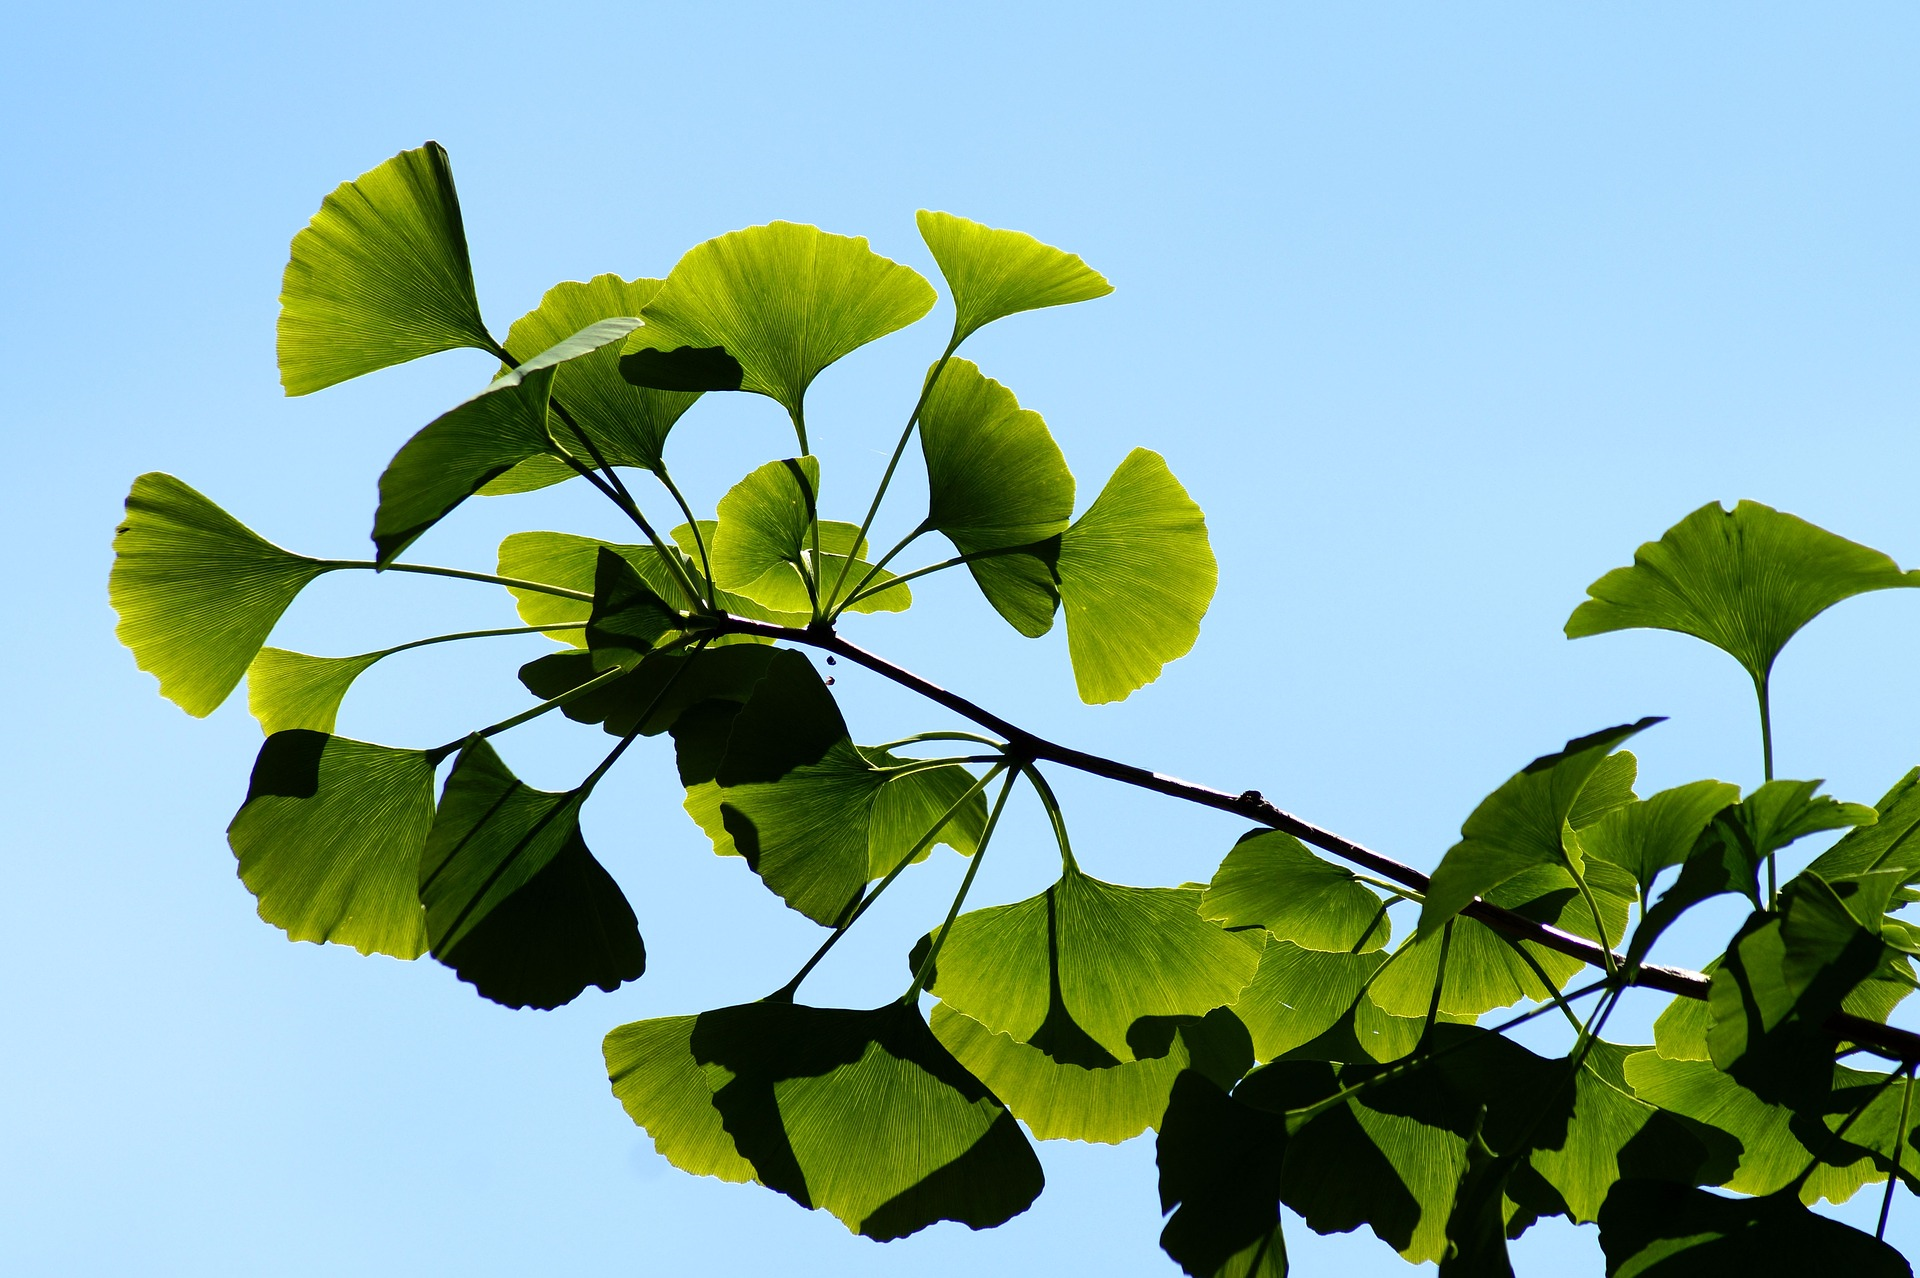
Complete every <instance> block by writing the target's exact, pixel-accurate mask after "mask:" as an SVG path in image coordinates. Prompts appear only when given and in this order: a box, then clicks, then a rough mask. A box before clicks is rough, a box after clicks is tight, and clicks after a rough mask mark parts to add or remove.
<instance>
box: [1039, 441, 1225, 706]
mask: <svg viewBox="0 0 1920 1278" xmlns="http://www.w3.org/2000/svg"><path fill="white" fill-rule="evenodd" d="M1055 572H1056V574H1057V576H1058V580H1059V586H1060V600H1061V603H1062V604H1063V605H1064V607H1065V610H1066V616H1067V652H1068V654H1069V655H1070V656H1071V657H1072V659H1073V677H1074V682H1075V683H1076V684H1077V685H1078V686H1079V689H1080V699H1081V700H1082V701H1085V702H1087V703H1088V704H1090V705H1098V704H1100V703H1102V702H1107V701H1119V700H1121V699H1123V698H1125V697H1126V696H1127V695H1129V694H1130V693H1132V692H1133V691H1135V690H1136V689H1138V688H1142V687H1145V686H1146V685H1147V684H1149V683H1152V682H1153V681H1154V680H1155V679H1157V678H1159V677H1160V671H1161V669H1162V667H1164V666H1165V665H1166V664H1167V663H1168V662H1169V661H1173V660H1175V659H1177V658H1179V657H1183V656H1185V655H1186V654H1187V652H1188V651H1189V650H1190V649H1191V648H1192V647H1193V644H1194V641H1195V640H1196V639H1198V638H1199V637H1200V618H1201V617H1203V616H1204V615H1206V611H1207V606H1208V605H1209V604H1210V603H1211V602H1212V601H1213V588H1214V585H1215V583H1216V582H1217V581H1218V579H1219V569H1218V565H1217V564H1216V563H1215V560H1214V557H1213V549H1212V547H1211V546H1209V545H1208V544H1207V523H1206V518H1205V516H1203V515H1202V514H1201V513H1200V507H1198V506H1196V505H1195V504H1194V502H1193V499H1192V498H1191V497H1189V496H1187V490H1186V489H1184V488H1182V487H1181V486H1180V481H1179V480H1177V479H1175V478H1174V477H1173V472H1172V471H1170V470H1168V469H1167V463H1166V462H1165V461H1164V460H1163V459H1162V458H1161V457H1160V454H1158V453H1155V452H1151V451H1149V450H1147V449H1145V448H1136V449H1134V450H1133V451H1132V452H1131V453H1128V454H1127V456H1126V458H1125V460H1123V461H1122V462H1121V463H1120V465H1119V467H1118V468H1117V469H1116V470H1115V471H1114V472H1113V476H1112V477H1111V478H1110V479H1108V480H1107V486H1106V487H1105V488H1103V489H1101V490H1100V496H1099V497H1097V498H1096V499H1095V500H1094V503H1093V505H1092V506H1090V507H1088V508H1087V512H1086V513H1085V514H1083V515H1081V516H1080V518H1079V519H1077V520H1075V521H1074V523H1073V526H1072V527H1070V528H1068V529H1067V531H1066V532H1064V533H1062V534H1061V537H1060V557H1059V562H1058V563H1057V564H1056V565H1055Z"/></svg>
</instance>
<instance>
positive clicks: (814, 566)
mask: <svg viewBox="0 0 1920 1278" xmlns="http://www.w3.org/2000/svg"><path fill="white" fill-rule="evenodd" d="M819 495H820V462H819V459H817V458H814V457H791V458H788V459H787V460H785V461H774V462H768V463H767V464H766V465H764V466H761V467H760V468H758V469H757V470H755V471H754V472H753V473H752V474H750V475H748V476H747V477H746V478H745V479H743V480H741V481H740V482H739V483H737V484H735V485H734V486H733V487H732V488H730V489H728V490H727V494H726V496H724V497H722V498H721V499H720V504H719V508H718V511H717V513H718V514H719V516H720V518H719V520H718V521H717V523H715V524H714V525H712V526H711V529H712V531H711V536H710V537H709V540H708V546H707V548H708V550H709V552H710V553H711V554H712V557H713V558H712V563H713V578H714V580H715V581H716V582H717V583H718V584H719V585H720V586H721V587H723V588H724V589H727V590H731V591H735V592H737V593H739V594H742V595H745V596H746V597H747V598H749V599H752V600H754V601H756V602H757V603H759V604H760V605H761V606H762V607H765V608H770V609H773V610H775V611H780V612H787V613H803V614H805V615H808V616H811V615H812V611H813V608H814V603H815V598H816V596H817V595H819V594H821V593H822V592H825V591H828V590H831V589H832V588H833V587H834V585H835V584H836V583H841V584H842V586H843V589H844V590H846V591H849V592H850V591H851V590H852V588H853V587H854V586H856V585H858V584H859V583H860V581H861V580H862V579H863V578H864V577H865V576H866V575H867V573H868V571H869V570H870V569H871V568H872V565H871V564H869V563H867V562H866V560H865V558H864V556H865V555H866V553H867V545H866V542H865V541H864V540H862V539H861V538H860V530H859V528H857V527H856V526H855V525H853V524H847V523H841V522H838V521H836V520H820V522H819V529H818V533H817V534H816V533H815V531H814V525H813V521H814V519H815V510H816V505H817V503H818V500H819ZM683 527H684V525H683ZM703 531H704V530H703ZM689 532H690V530H689ZM816 535H817V536H818V537H819V551H820V553H819V556H818V558H817V559H816V557H815V555H814V537H815V536H816ZM676 540H678V539H677V538H676ZM843 573H844V574H845V577H844V581H843V579H842V574H843ZM891 580H893V574H891V573H888V572H885V571H881V572H878V573H875V575H874V582H873V590H874V593H872V594H871V595H869V596H867V597H866V598H863V599H861V600H859V601H858V602H856V603H854V604H852V605H851V607H852V610H853V611H854V612H900V611H903V610H904V609H906V608H907V607H908V606H910V605H911V604H912V602H913V594H912V592H911V591H909V590H908V589H907V587H905V586H904V585H903V586H897V587H894V588H892V589H887V588H885V587H884V586H883V584H882V583H884V582H887V581H891ZM835 602H837V600H833V599H822V600H820V603H821V606H822V607H823V608H827V607H831V606H832V605H833V604H834V603H835Z"/></svg>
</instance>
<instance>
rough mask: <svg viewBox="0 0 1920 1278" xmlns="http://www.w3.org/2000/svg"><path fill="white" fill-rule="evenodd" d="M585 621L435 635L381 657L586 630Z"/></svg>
mask: <svg viewBox="0 0 1920 1278" xmlns="http://www.w3.org/2000/svg"><path fill="white" fill-rule="evenodd" d="M586 628H587V623H586V622H584V621H560V622H555V623H554V624H553V625H550V626H507V627H505V628H503V629H500V630H462V631H461V632H460V633H459V634H455V635H434V636H433V637H432V638H430V639H415V640H412V641H411V642H408V643H402V644H395V645H394V646H393V647H391V648H382V649H381V650H380V655H381V656H383V657H391V656H392V655H393V654H394V653H396V652H405V651H407V650H408V649H409V648H424V647H426V646H427V645H429V644H436V643H452V642H453V641H454V640H456V639H492V638H494V637H495V636H498V635H537V634H544V633H547V632H550V631H554V630H585V629H586Z"/></svg>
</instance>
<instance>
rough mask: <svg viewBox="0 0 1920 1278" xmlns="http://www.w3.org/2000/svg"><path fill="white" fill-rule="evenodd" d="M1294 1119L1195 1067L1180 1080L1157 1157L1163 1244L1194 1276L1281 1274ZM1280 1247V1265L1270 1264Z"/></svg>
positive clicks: (1169, 1105)
mask: <svg viewBox="0 0 1920 1278" xmlns="http://www.w3.org/2000/svg"><path fill="white" fill-rule="evenodd" d="M1287 1141H1288V1133H1287V1120H1286V1119H1285V1118H1284V1117H1282V1116H1281V1115H1279V1114H1273V1113H1268V1112H1265V1111H1263V1110H1259V1109H1256V1108H1254V1107H1253V1106H1251V1105H1248V1104H1246V1103H1245V1102H1243V1101H1240V1100H1237V1099H1235V1098H1234V1097H1233V1096H1230V1095H1228V1094H1227V1092H1226V1091H1225V1090H1224V1089H1222V1088H1221V1087H1220V1085H1219V1084H1217V1083H1215V1082H1213V1081H1212V1080H1211V1079H1209V1078H1207V1077H1206V1076H1205V1075H1202V1074H1200V1073H1199V1072H1197V1071H1195V1070H1186V1071H1183V1072H1182V1073H1181V1074H1180V1076H1179V1077H1178V1078H1177V1079H1175V1080H1174V1084H1173V1092H1172V1095H1171V1097H1170V1098H1169V1100H1168V1103H1167V1111H1166V1117H1165V1120H1164V1122H1163V1123H1162V1125H1161V1128H1160V1139H1159V1141H1158V1143H1157V1144H1156V1145H1155V1148H1154V1161H1155V1163H1156V1164H1157V1165H1158V1168H1159V1172H1160V1210H1161V1211H1162V1212H1163V1213H1166V1214H1168V1217H1169V1218H1168V1220H1167V1225H1166V1228H1165V1229H1163V1230H1161V1232H1160V1248H1161V1250H1163V1251H1165V1252H1166V1253H1167V1255H1168V1256H1170V1257H1171V1258H1172V1259H1173V1261H1174V1263H1175V1264H1177V1265H1179V1266H1180V1268H1181V1269H1182V1271H1184V1272H1185V1273H1186V1274H1187V1275H1188V1278H1221V1276H1222V1275H1227V1276H1228V1278H1241V1276H1242V1275H1248V1276H1252V1275H1260V1276H1261V1278H1266V1276H1267V1275H1276V1274H1277V1275H1280V1276H1282V1278H1284V1275H1285V1273H1286V1267H1285V1249H1284V1247H1282V1245H1281V1243H1280V1176H1281V1168H1282V1166H1283V1163H1284V1160H1285V1156H1286V1148H1287ZM1276 1248H1278V1249H1279V1250H1280V1252H1281V1260H1280V1264H1279V1265H1278V1266H1273V1265H1269V1264H1267V1263H1266V1260H1267V1257H1268V1255H1269V1253H1270V1252H1271V1251H1273V1250H1274V1249H1276Z"/></svg>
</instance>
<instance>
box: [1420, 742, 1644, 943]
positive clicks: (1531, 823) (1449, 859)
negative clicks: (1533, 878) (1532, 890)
mask: <svg viewBox="0 0 1920 1278" xmlns="http://www.w3.org/2000/svg"><path fill="white" fill-rule="evenodd" d="M1658 722H1660V720H1659V719H1657V718H1647V719H1642V720H1640V721H1639V722H1638V723H1631V724H1624V725H1622V726H1620V727H1617V728H1607V729H1605V730H1604V731H1601V732H1596V733H1593V734H1591V735H1590V736H1584V737H1579V738H1576V739H1575V740H1572V741H1569V742H1567V744H1566V748H1565V749H1563V750H1561V751H1560V752H1559V753H1557V754H1549V755H1544V756H1542V757H1541V758H1538V759H1535V760H1534V761H1533V762H1532V763H1529V764H1528V765H1527V766H1526V767H1525V768H1523V769H1521V770H1520V771H1519V772H1517V773H1515V774H1514V775H1513V776H1512V777H1511V778H1509V779H1508V780H1507V781H1506V782H1505V783H1504V784H1502V785H1501V787H1500V788H1499V789H1498V790H1495V791H1494V792H1493V793H1492V794H1490V795H1488V796H1487V797H1486V798H1484V799H1482V800H1481V801H1480V806H1479V807H1477V808H1475V809H1474V810H1473V815H1472V816H1470V817H1468V818H1467V819H1466V822H1465V824H1463V825H1462V826H1461V827H1460V842H1458V843H1456V844H1454V845H1453V846H1452V847H1451V848H1449V849H1448V850H1447V854H1446V856H1444V857H1442V858H1441V860H1440V867H1439V868H1438V869H1436V870H1435V871H1434V872H1433V883H1432V886H1431V887H1429V888H1428V889H1427V900H1426V904H1425V905H1424V906H1422V907H1421V910H1420V936H1421V937H1422V938H1426V937H1430V936H1432V935H1434V933H1436V932H1437V931H1439V929H1440V928H1441V926H1442V925H1443V924H1445V923H1446V921H1447V920H1448V919H1450V918H1452V917H1453V916H1454V915H1456V914H1458V913H1459V912H1460V911H1461V910H1463V909H1465V908H1466V906H1467V905H1468V903H1469V902H1471V901H1472V900H1473V898H1474V897H1476V896H1483V895H1485V894H1486V892H1487V891H1488V890H1489V889H1491V888H1494V887H1497V886H1498V885H1500V884H1501V883H1504V882H1506V881H1507V880H1508V879H1510V878H1512V877H1513V876H1514V875H1516V874H1519V873H1520V872H1521V871H1523V870H1528V869H1531V868H1533V867H1535V866H1541V865H1563V866H1566V867H1568V868H1569V869H1570V870H1571V871H1572V872H1574V873H1576V874H1582V873H1584V869H1583V866H1582V864H1581V861H1580V852H1579V848H1578V846H1577V841H1576V840H1575V839H1573V838H1572V837H1571V831H1572V830H1573V829H1574V826H1573V824H1572V821H1571V818H1572V817H1573V816H1574V808H1575V805H1576V804H1577V803H1578V802H1579V799H1580V795H1581V792H1582V791H1583V790H1585V789H1586V787H1587V783H1588V781H1589V780H1590V779H1591V778H1592V777H1593V776H1594V774H1595V773H1596V772H1597V771H1598V770H1599V768H1600V766H1601V764H1602V762H1603V761H1604V760H1605V759H1606V758H1607V756H1608V755H1609V754H1611V753H1612V752H1613V749H1614V747H1615V746H1618V745H1619V744H1620V743H1621V742H1623V741H1625V740H1627V739H1628V738H1630V737H1632V736H1634V735H1635V734H1636V733H1639V732H1643V731H1645V730H1646V729H1647V728H1649V727H1651V726H1653V725H1654V724H1656V723H1658ZM1631 795H1632V791H1631V790H1628V791H1627V794H1626V797H1628V798H1631ZM1590 806H1593V805H1590ZM1592 815H1593V816H1594V817H1595V818H1597V817H1598V815H1599V813H1597V812H1596V813H1593V814H1592Z"/></svg>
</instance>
